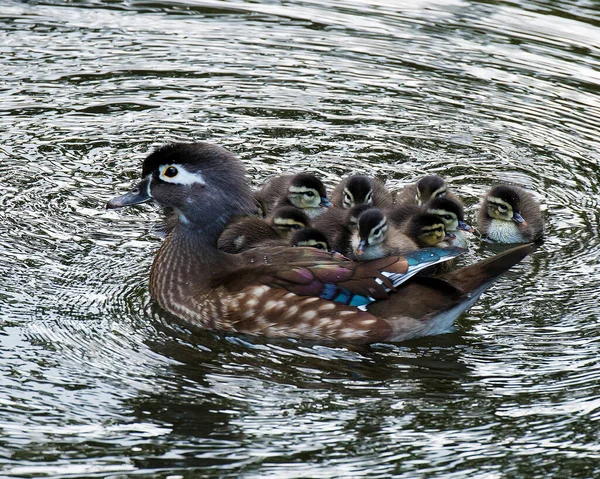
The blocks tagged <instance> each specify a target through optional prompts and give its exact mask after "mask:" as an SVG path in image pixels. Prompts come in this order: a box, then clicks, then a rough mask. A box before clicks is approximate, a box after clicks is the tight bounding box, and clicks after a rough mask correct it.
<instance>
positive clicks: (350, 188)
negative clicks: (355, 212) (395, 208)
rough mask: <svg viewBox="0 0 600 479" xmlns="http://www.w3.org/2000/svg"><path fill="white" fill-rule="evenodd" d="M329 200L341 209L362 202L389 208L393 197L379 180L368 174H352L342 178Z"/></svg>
mask: <svg viewBox="0 0 600 479" xmlns="http://www.w3.org/2000/svg"><path fill="white" fill-rule="evenodd" d="M331 202H332V203H333V205H334V206H336V207H337V208H343V209H349V208H352V207H353V206H356V205H362V204H365V205H371V206H374V207H376V208H390V207H391V206H392V205H393V203H394V198H393V196H392V194H391V193H390V191H389V190H388V189H387V188H386V187H385V185H384V184H383V183H382V182H381V181H379V180H377V179H375V178H372V177H370V176H365V175H352V176H349V177H347V178H344V179H343V180H342V181H340V182H339V183H338V185H337V186H336V187H335V188H334V190H333V192H332V193H331Z"/></svg>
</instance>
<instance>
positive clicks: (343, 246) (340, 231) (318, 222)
mask: <svg viewBox="0 0 600 479" xmlns="http://www.w3.org/2000/svg"><path fill="white" fill-rule="evenodd" d="M369 208H371V205H367V204H364V203H363V204H360V205H356V206H353V207H352V208H350V209H348V210H344V209H340V208H329V209H328V210H327V211H325V212H324V213H323V214H322V215H320V216H318V217H317V218H315V219H314V220H313V221H312V225H313V226H314V227H315V228H317V229H319V230H321V231H322V232H323V233H325V235H326V236H327V238H328V239H329V244H330V245H331V247H332V248H333V250H334V251H339V252H345V251H347V250H348V248H349V245H350V241H351V240H350V238H351V237H352V234H353V233H354V232H355V231H356V230H357V226H356V223H357V220H358V217H359V216H360V214H361V213H362V212H363V211H366V210H368V209H369Z"/></svg>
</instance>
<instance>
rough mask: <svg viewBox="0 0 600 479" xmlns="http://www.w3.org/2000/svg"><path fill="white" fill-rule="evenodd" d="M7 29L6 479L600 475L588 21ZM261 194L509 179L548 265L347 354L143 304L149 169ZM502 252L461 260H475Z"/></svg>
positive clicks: (394, 12)
mask: <svg viewBox="0 0 600 479" xmlns="http://www.w3.org/2000/svg"><path fill="white" fill-rule="evenodd" d="M403 3H406V2H384V1H378V0H369V1H351V0H344V1H341V0H340V1H334V0H330V1H327V2H316V1H312V0H305V1H292V2H280V1H277V0H275V1H270V2H260V3H256V2H249V1H242V0H237V1H227V2H226V1H204V0H197V1H189V0H188V1H183V2H170V1H163V2H128V3H114V2H103V1H88V0H84V1H81V2H77V3H75V4H73V3H70V2H62V1H60V0H57V1H50V2H41V3H38V2H36V3H35V4H33V3H32V4H28V3H25V2H8V3H5V4H3V5H2V6H0V36H1V41H0V58H1V60H2V65H3V68H2V69H1V70H0V78H1V79H2V85H3V86H2V87H1V88H0V99H1V103H0V113H1V115H0V124H1V126H2V128H1V129H0V138H1V141H0V192H1V194H0V220H1V222H2V226H3V229H4V233H3V234H2V235H0V248H1V251H2V253H3V254H2V255H0V277H1V278H2V280H0V281H1V285H2V287H1V288H0V314H1V316H0V317H1V318H2V323H1V325H0V344H1V349H2V351H3V353H2V361H1V362H0V373H1V374H0V404H1V406H0V430H1V431H2V438H1V439H0V452H1V453H0V470H1V471H2V473H3V474H4V475H7V476H10V477H40V476H42V475H43V476H48V477H57V478H58V477H86V478H87V477H115V478H116V477H119V478H121V477H128V476H129V475H132V476H133V475H135V476H136V477H164V478H167V477H171V478H172V477H186V478H187V477H197V475H198V474H199V473H200V472H199V471H202V473H203V474H206V475H207V476H211V477H247V478H252V477H261V478H265V477H273V478H275V477H277V478H279V477H311V478H319V477H326V478H331V477H369V478H371V477H390V476H392V475H394V476H395V477H406V478H409V477H415V475H418V476H422V477H441V476H443V477H460V478H464V477H484V476H485V477H503V476H507V475H508V476H511V477H517V476H518V477H549V476H557V477H558V476H561V477H595V476H598V475H599V474H600V466H598V464H600V463H599V462H598V459H599V458H600V447H599V446H598V444H597V437H598V434H599V433H600V431H599V429H598V426H597V424H598V419H599V417H598V410H599V407H600V391H599V389H598V386H597V384H598V378H599V377H600V364H599V361H598V359H597V358H598V356H599V355H598V352H599V346H598V344H599V343H598V341H597V339H596V338H597V337H598V333H599V327H598V307H597V291H598V290H599V289H600V274H599V273H598V268H597V261H598V260H597V258H598V256H599V254H600V246H599V242H598V240H597V238H598V236H599V213H598V211H600V209H599V208H598V206H599V200H600V196H599V188H598V183H599V182H598V163H599V162H600V154H599V153H598V152H599V151H600V148H599V146H600V143H599V142H598V126H597V125H598V124H600V101H599V96H598V93H599V91H600V87H599V86H600V73H599V71H600V68H599V67H600V55H599V50H598V49H599V46H600V30H599V28H598V21H599V20H600V10H599V9H598V6H597V5H596V4H595V3H594V2H590V1H586V0H572V1H560V2H558V1H550V0H529V1H527V0H523V1H521V2H516V1H508V0H507V1H475V0H472V1H461V0H456V1H454V0H453V1H441V0H419V1H418V2H411V3H410V6H406V5H404V4H403ZM173 140H184V141H185V140H209V141H214V142H218V143H219V144H221V145H223V146H225V147H227V148H229V149H231V150H232V151H234V152H235V153H236V154H238V155H239V156H240V157H241V158H242V159H243V160H244V161H245V163H246V165H247V166H248V171H249V175H250V177H251V180H252V181H253V183H254V184H259V183H260V182H261V181H262V180H263V179H264V178H265V177H267V176H268V175H270V174H273V173H277V172H281V171H287V170H292V171H298V170H303V169H312V170H315V169H317V170H318V171H319V172H320V173H321V174H322V176H323V178H324V179H325V181H326V182H327V184H328V185H329V186H332V185H334V184H335V182H336V181H337V180H338V179H339V178H340V177H341V176H343V175H346V174H349V173H353V172H359V171H367V172H370V173H371V174H373V175H377V176H379V177H381V178H384V179H385V180H386V181H387V183H388V185H389V186H390V187H391V188H398V187H400V186H401V185H403V184H405V183H408V182H412V181H414V180H415V179H416V178H418V177H419V176H421V175H422V174H424V173H426V172H435V173H438V174H441V175H443V176H445V177H446V178H447V179H448V181H449V182H450V184H451V185H452V186H453V188H455V189H456V190H457V191H458V192H459V193H460V195H461V196H462V197H463V198H464V200H465V203H466V206H467V214H468V216H469V217H471V218H472V217H474V214H475V211H476V210H477V204H478V201H479V200H478V199H479V197H480V195H481V194H482V193H483V192H484V191H485V190H486V189H487V188H488V187H489V185H490V184H492V183H494V182H495V181H498V180H506V181H510V182H514V183H516V184H519V185H522V186H524V187H526V188H528V189H531V190H533V191H535V192H536V194H537V195H538V197H539V198H540V200H541V202H542V204H543V205H544V207H545V210H546V212H545V215H546V220H547V228H546V231H547V237H546V241H545V243H544V245H543V247H542V248H541V249H540V250H539V251H538V252H536V254H535V255H534V256H533V257H532V258H530V259H528V260H527V261H526V262H524V263H523V264H521V265H519V266H518V267H517V268H515V270H514V271H512V272H510V273H509V274H508V275H506V276H505V277H503V278H502V279H501V280H500V281H499V282H498V283H497V284H496V285H495V286H494V287H493V288H492V289H491V290H490V292H489V293H487V294H486V295H485V296H484V297H483V299H482V300H481V301H480V302H479V303H477V304H476V306H475V307H474V308H473V309H472V310H471V311H470V312H469V313H468V314H467V315H466V316H464V317H463V318H462V319H461V320H460V321H459V324H458V328H457V331H456V332H454V333H450V334H446V335H442V336H437V337H430V338H424V339H421V340H418V341H411V342H406V343H401V344H376V345H372V346H365V347H349V346H346V345H341V344H340V345H335V344H328V345H325V344H313V343H305V342H301V341H300V342H299V341H288V340H275V341H272V340H265V339H262V338H250V337H244V336H228V335H221V334H215V333H210V332H204V333H194V334H192V333H191V332H189V331H187V330H186V329H185V327H183V326H181V325H179V324H178V323H177V321H174V318H172V317H170V316H168V315H166V314H165V313H164V312H161V311H160V310H159V309H158V308H156V307H155V306H154V305H153V304H152V303H151V302H150V299H149V296H148V291H147V285H146V282H147V276H148V271H149V267H150V264H151V261H152V257H153V254H154V252H155V251H156V248H157V247H158V245H159V244H160V239H158V238H157V237H156V236H155V235H153V234H152V233H151V232H149V230H151V228H152V226H151V225H152V224H153V223H154V222H155V221H156V219H157V211H156V210H154V209H153V208H152V207H147V206H143V207H139V208H137V209H131V210H128V211H123V212H114V211H105V210H104V209H103V205H104V203H105V201H106V200H107V199H108V198H110V197H111V196H113V195H114V194H116V193H117V192H122V191H124V190H125V189H126V188H128V187H129V186H130V185H131V183H132V182H133V180H134V178H136V177H137V175H138V169H139V164H140V161H141V159H142V158H143V157H144V155H145V154H146V153H147V151H148V150H150V149H151V148H152V147H153V146H155V145H157V144H161V143H164V142H167V141H173ZM493 252H494V247H492V246H489V245H482V244H479V243H474V244H473V247H472V249H471V251H470V252H469V253H468V255H467V260H468V261H474V260H476V259H477V258H480V257H483V256H487V255H489V254H491V253H493Z"/></svg>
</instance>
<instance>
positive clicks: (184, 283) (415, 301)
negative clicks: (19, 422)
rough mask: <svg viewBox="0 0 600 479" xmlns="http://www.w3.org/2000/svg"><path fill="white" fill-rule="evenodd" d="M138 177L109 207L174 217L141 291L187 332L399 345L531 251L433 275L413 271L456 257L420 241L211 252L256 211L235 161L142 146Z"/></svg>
mask: <svg viewBox="0 0 600 479" xmlns="http://www.w3.org/2000/svg"><path fill="white" fill-rule="evenodd" d="M141 176H142V179H141V181H140V182H139V183H138V184H137V185H136V186H135V187H134V188H133V189H132V190H131V191H130V192H129V193H126V194H124V195H122V196H118V197H116V198H113V199H112V200H110V201H109V202H108V203H107V205H106V207H107V208H110V209H114V208H121V207H125V206H129V205H137V204H140V203H145V202H148V201H155V202H157V203H158V204H159V205H161V206H166V207H170V208H172V211H173V214H174V215H175V216H174V217H175V218H177V223H176V224H175V225H174V227H173V228H172V229H171V230H170V232H169V233H168V235H167V238H166V239H165V241H164V242H163V244H162V246H161V247H160V249H159V250H158V252H157V254H156V256H155V258H154V262H153V264H152V268H151V271H150V295H151V297H152V298H153V300H154V301H156V302H157V303H158V305H159V306H160V307H162V308H163V309H164V310H165V311H167V312H169V313H171V314H172V315H174V316H176V317H177V318H179V320H180V321H182V322H184V323H185V324H186V325H187V326H188V327H190V328H192V329H209V330H218V331H224V332H232V333H242V334H251V335H263V336H269V337H292V338H303V339H307V340H316V341H341V342H345V343H348V342H354V343H372V342H382V341H403V340H407V339H414V338H418V337H422V336H426V335H431V334H441V333H444V332H447V331H448V330H449V328H451V327H452V324H453V323H454V321H455V319H456V318H457V317H458V316H459V315H460V314H462V313H463V312H465V311H466V310H467V309H468V308H470V307H471V306H472V305H473V304H474V303H475V301H476V300H477V298H478V297H479V296H480V295H481V293H482V292H483V291H484V290H485V289H486V288H487V287H488V286H489V285H490V284H491V283H492V282H493V281H494V280H495V279H496V278H497V277H498V276H499V275H500V274H502V273H503V272H505V271H507V270H508V269H509V268H511V267H512V266H513V265H515V264H516V263H518V262H519V261H521V260H522V259H523V258H524V257H525V256H527V255H528V254H530V253H531V252H532V251H533V250H534V246H533V245H521V246H517V247H515V248H511V249H509V250H507V251H505V252H503V253H500V254H499V255H496V256H494V257H491V258H488V259H487V260H484V261H480V262H478V263H475V264H472V265H470V266H466V267H464V268H460V269H458V270H456V271H452V272H450V273H446V274H444V275H441V276H437V277H417V276H416V275H417V273H419V272H420V271H422V270H423V269H426V268H429V267H431V266H432V265H435V264H440V263H443V262H445V261H447V260H450V259H452V258H455V257H456V256H457V255H459V254H460V253H461V250H459V249H457V248H425V249H421V250H418V251H414V252H410V253H406V254H405V255H402V256H394V257H387V258H382V259H378V260H374V261H362V262H354V261H349V260H348V259H347V258H343V257H340V255H335V254H332V253H328V252H324V251H319V250H318V249H316V248H293V247H289V246H283V247H274V248H262V247H258V248H254V249H251V250H249V251H246V252H243V253H240V254H229V253H226V252H223V251H221V250H219V249H218V248H217V242H218V239H219V237H220V236H221V234H222V233H223V230H224V228H225V225H226V224H227V223H229V222H230V221H231V220H232V219H233V218H235V217H241V216H247V215H249V214H251V213H252V211H253V210H254V209H255V203H254V200H253V195H252V190H251V189H250V186H249V184H248V181H247V179H246V174H245V169H244V166H243V163H242V162H241V161H239V160H238V159H237V158H236V157H235V156H234V155H233V154H232V153H231V152H229V151H227V150H226V149H224V148H221V147H219V146H217V145H212V144H209V143H173V144H169V145H165V146H162V147H160V148H158V149H156V150H155V151H154V152H152V153H151V154H150V155H149V156H148V157H147V158H146V159H145V160H144V163H143V166H142V175H141Z"/></svg>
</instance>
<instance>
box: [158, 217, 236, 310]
mask: <svg viewBox="0 0 600 479" xmlns="http://www.w3.org/2000/svg"><path fill="white" fill-rule="evenodd" d="M220 233H221V230H220V229H219V230H218V231H217V230H216V229H215V228H214V226H213V227H212V228H211V226H205V227H200V226H197V227H191V225H183V224H182V223H181V222H180V223H179V224H177V226H176V227H175V228H174V229H173V231H171V233H170V234H169V235H168V236H167V239H166V240H165V242H164V243H163V245H162V246H161V248H160V250H159V251H158V253H157V255H156V258H155V259H154V263H153V264H152V271H151V272H150V294H151V295H152V297H153V298H154V299H156V300H157V301H158V302H159V304H161V305H162V306H163V307H166V309H169V308H168V305H169V304H172V303H179V302H181V301H182V300H185V299H186V298H189V297H190V296H191V295H193V294H198V293H202V291H203V290H204V289H209V288H210V280H211V278H212V277H213V276H214V275H215V274H217V273H218V272H220V271H222V269H223V267H224V262H225V261H226V258H227V256H228V255H227V253H223V252H222V251H220V250H219V249H218V248H217V239H218V237H219V235H220Z"/></svg>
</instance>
